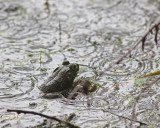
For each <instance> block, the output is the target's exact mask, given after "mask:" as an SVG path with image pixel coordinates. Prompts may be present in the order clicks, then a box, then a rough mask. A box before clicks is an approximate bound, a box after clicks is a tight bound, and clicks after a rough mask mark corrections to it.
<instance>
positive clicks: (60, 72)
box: [39, 62, 79, 93]
mask: <svg viewBox="0 0 160 128" xmlns="http://www.w3.org/2000/svg"><path fill="white" fill-rule="evenodd" d="M78 71H79V65H78V64H75V63H69V62H68V63H64V62H63V65H62V66H60V67H58V68H56V69H55V70H54V71H53V74H52V75H51V76H50V77H49V78H48V79H47V80H46V81H45V82H44V83H43V84H42V85H41V86H40V87H39V89H40V90H41V91H42V92H43V93H54V92H62V91H65V90H67V89H71V88H73V81H74V79H75V77H76V76H77V73H78Z"/></svg>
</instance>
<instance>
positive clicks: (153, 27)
mask: <svg viewBox="0 0 160 128" xmlns="http://www.w3.org/2000/svg"><path fill="white" fill-rule="evenodd" d="M159 25H160V21H159V22H158V23H156V24H155V25H153V26H152V27H151V28H150V29H149V30H148V31H147V32H146V33H145V34H144V36H142V37H141V39H140V40H139V41H138V42H137V43H136V44H135V46H134V47H132V48H131V49H130V50H129V51H128V52H127V53H126V54H125V55H123V56H122V57H121V58H120V59H119V60H117V61H116V62H115V63H113V64H112V65H110V66H109V67H107V68H106V69H105V70H104V71H103V72H101V73H100V74H99V75H100V76H101V75H102V74H103V73H104V72H105V71H107V70H109V69H110V68H111V67H113V66H114V65H116V64H119V63H120V62H121V61H122V60H123V59H124V58H125V57H127V56H129V55H130V54H131V52H132V51H133V50H134V49H135V48H136V47H137V46H138V45H139V44H140V43H141V42H142V50H144V43H145V41H146V38H147V36H148V35H149V33H152V31H153V29H155V30H156V32H155V39H154V40H155V42H156V44H157V43H158V41H157V35H158V30H159Z"/></svg>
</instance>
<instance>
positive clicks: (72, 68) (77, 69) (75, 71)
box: [69, 63, 79, 73]
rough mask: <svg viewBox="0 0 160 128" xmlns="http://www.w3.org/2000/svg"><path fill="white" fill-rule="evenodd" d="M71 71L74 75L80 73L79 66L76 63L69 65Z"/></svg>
mask: <svg viewBox="0 0 160 128" xmlns="http://www.w3.org/2000/svg"><path fill="white" fill-rule="evenodd" d="M69 68H70V71H71V72H73V73H77V72H78V71H79V65H78V64H76V63H71V64H69Z"/></svg>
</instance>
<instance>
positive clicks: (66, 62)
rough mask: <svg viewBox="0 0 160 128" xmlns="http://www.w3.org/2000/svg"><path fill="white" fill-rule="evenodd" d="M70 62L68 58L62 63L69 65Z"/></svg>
mask: <svg viewBox="0 0 160 128" xmlns="http://www.w3.org/2000/svg"><path fill="white" fill-rule="evenodd" d="M69 64H70V63H69V61H68V60H64V61H63V63H62V65H69Z"/></svg>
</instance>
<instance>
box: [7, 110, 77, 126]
mask: <svg viewBox="0 0 160 128" xmlns="http://www.w3.org/2000/svg"><path fill="white" fill-rule="evenodd" d="M7 112H17V113H18V114H20V113H24V114H33V115H39V116H42V117H45V118H47V119H52V120H55V121H58V122H59V123H63V124H66V125H67V126H68V127H69V128H80V127H79V126H76V125H74V124H71V123H70V122H67V121H64V120H61V119H58V118H56V117H54V116H48V115H45V114H41V113H38V112H34V111H25V110H13V109H7Z"/></svg>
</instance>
